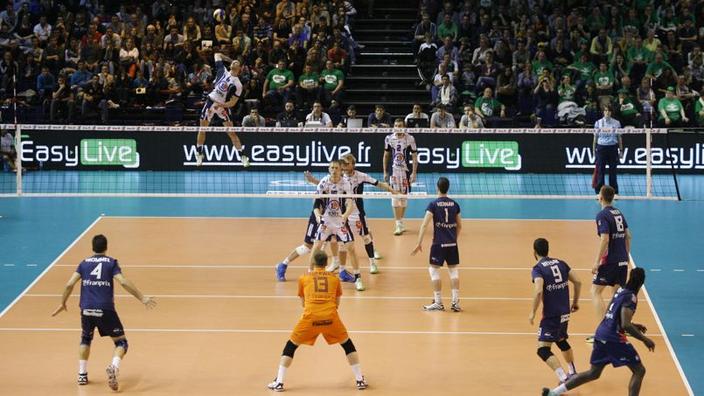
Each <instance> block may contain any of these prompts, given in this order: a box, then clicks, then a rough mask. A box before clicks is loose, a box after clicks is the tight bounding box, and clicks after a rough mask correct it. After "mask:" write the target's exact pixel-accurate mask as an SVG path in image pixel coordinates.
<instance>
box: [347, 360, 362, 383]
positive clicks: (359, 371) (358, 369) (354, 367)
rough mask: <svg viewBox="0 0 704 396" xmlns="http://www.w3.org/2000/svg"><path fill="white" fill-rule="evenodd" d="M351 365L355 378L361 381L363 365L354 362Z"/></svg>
mask: <svg viewBox="0 0 704 396" xmlns="http://www.w3.org/2000/svg"><path fill="white" fill-rule="evenodd" d="M350 367H352V372H353V373H354V379H355V380H357V381H361V380H362V378H363V377H362V366H360V365H359V364H353V365H352V366H350Z"/></svg>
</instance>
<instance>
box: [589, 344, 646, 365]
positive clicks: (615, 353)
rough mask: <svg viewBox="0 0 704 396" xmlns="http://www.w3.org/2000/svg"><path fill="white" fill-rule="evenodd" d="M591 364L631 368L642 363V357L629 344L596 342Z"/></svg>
mask: <svg viewBox="0 0 704 396" xmlns="http://www.w3.org/2000/svg"><path fill="white" fill-rule="evenodd" d="M589 362H590V363H591V364H593V365H597V366H604V365H607V364H612V365H613V366H614V367H621V366H630V365H633V364H638V363H640V356H638V352H636V349H635V348H633V345H631V344H629V343H621V342H608V341H601V340H594V349H592V357H591V358H590V359H589Z"/></svg>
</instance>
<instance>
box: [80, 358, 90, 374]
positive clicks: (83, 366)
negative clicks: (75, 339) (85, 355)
mask: <svg viewBox="0 0 704 396" xmlns="http://www.w3.org/2000/svg"><path fill="white" fill-rule="evenodd" d="M87 372H88V361H87V360H79V361H78V374H86V373H87Z"/></svg>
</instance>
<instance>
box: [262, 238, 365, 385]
mask: <svg viewBox="0 0 704 396" xmlns="http://www.w3.org/2000/svg"><path fill="white" fill-rule="evenodd" d="M327 264H328V256H327V254H325V252H323V251H320V250H319V251H316V252H315V253H313V265H314V270H313V272H310V273H308V274H306V275H302V276H301V277H300V278H299V279H298V296H299V297H300V298H301V303H302V304H303V315H302V316H301V319H299V321H298V323H297V324H296V327H294V329H293V332H292V333H291V338H290V339H289V340H288V341H287V342H286V346H284V351H283V353H282V354H281V360H280V362H279V371H278V373H277V375H276V379H274V381H273V382H272V383H270V384H269V385H268V388H269V389H271V390H274V391H277V392H283V391H284V379H285V376H286V370H287V369H288V368H289V367H290V366H291V363H292V362H293V354H294V353H295V352H296V349H297V348H298V346H299V345H301V344H307V345H313V344H315V340H316V339H317V338H318V335H320V334H322V335H323V337H324V338H325V341H327V343H328V344H336V343H339V344H340V346H341V347H342V349H344V351H345V355H346V356H347V362H348V363H349V364H350V367H352V372H353V373H354V377H355V381H356V385H357V389H360V390H362V389H366V388H367V382H366V381H365V379H364V376H363V375H362V368H361V366H360V364H359V356H358V354H357V349H356V348H355V347H354V344H353V343H352V340H351V339H350V337H349V335H348V334H347V329H346V328H345V325H344V324H343V323H342V321H341V320H340V316H339V315H338V313H337V308H338V307H339V306H340V296H341V295H342V287H341V286H340V281H339V279H338V278H337V276H335V274H333V273H330V272H326V271H325V266H326V265H327Z"/></svg>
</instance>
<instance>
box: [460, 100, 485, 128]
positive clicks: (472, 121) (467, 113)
mask: <svg viewBox="0 0 704 396" xmlns="http://www.w3.org/2000/svg"><path fill="white" fill-rule="evenodd" d="M460 128H471V129H482V128H484V122H483V121H482V118H481V117H479V116H478V115H477V113H475V112H474V107H472V106H470V105H465V106H464V115H463V116H462V118H461V119H460Z"/></svg>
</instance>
